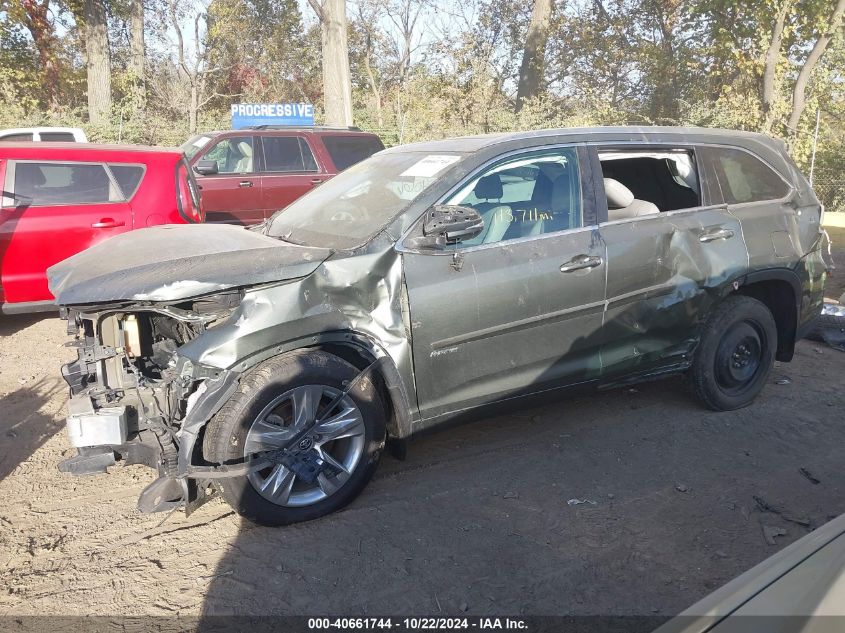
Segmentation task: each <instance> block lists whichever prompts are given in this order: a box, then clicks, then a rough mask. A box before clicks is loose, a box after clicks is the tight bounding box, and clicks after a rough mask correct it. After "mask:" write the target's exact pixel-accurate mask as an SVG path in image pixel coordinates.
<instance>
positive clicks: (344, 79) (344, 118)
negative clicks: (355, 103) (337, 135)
mask: <svg viewBox="0 0 845 633" xmlns="http://www.w3.org/2000/svg"><path fill="white" fill-rule="evenodd" d="M321 22H322V35H323V100H324V105H325V109H326V124H327V125H332V126H337V127H348V126H351V125H352V81H351V78H350V74H349V46H348V43H347V41H346V2H345V0H323V4H322V15H321Z"/></svg>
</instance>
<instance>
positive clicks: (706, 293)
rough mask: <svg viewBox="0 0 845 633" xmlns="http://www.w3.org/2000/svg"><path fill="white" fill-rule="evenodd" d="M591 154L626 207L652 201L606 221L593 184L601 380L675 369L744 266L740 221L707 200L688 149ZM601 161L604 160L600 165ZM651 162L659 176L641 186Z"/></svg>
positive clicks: (628, 147) (603, 204)
mask: <svg viewBox="0 0 845 633" xmlns="http://www.w3.org/2000/svg"><path fill="white" fill-rule="evenodd" d="M591 152H592V160H593V161H595V162H594V164H595V163H599V167H598V168H597V169H599V170H601V169H603V172H604V176H605V177H608V176H610V175H612V176H613V178H614V180H616V181H617V182H621V183H622V184H623V185H624V186H626V187H627V188H628V189H630V190H631V191H632V193H635V194H636V199H635V201H634V204H637V205H640V206H642V203H646V204H648V203H651V205H652V206H651V208H650V210H649V212H646V213H643V214H641V215H637V216H635V217H624V218H623V219H613V217H611V218H610V219H608V208H607V199H606V198H603V197H602V195H601V194H602V193H603V191H602V189H603V188H600V192H599V198H600V200H599V216H600V217H601V219H602V221H601V223H600V231H601V236H602V239H603V240H604V242H605V244H606V245H607V307H606V313H605V322H604V328H603V339H604V340H603V343H602V352H601V355H602V365H603V379H604V380H605V381H613V380H615V379H617V378H620V377H623V376H625V375H627V374H633V373H642V372H646V373H649V372H659V371H661V370H664V369H665V370H669V369H673V368H676V367H677V366H679V365H683V364H685V363H687V362H688V361H689V358H690V355H691V353H692V351H693V350H694V347H695V344H696V341H697V336H698V333H699V331H700V328H701V325H702V324H703V319H704V318H706V316H707V314H708V312H709V309H710V307H711V305H712V302H713V301H714V299H715V298H716V295H717V293H718V291H719V290H720V289H721V288H722V287H723V286H724V285H725V284H727V283H729V282H730V281H731V280H733V279H734V278H735V277H737V276H738V275H739V274H741V273H743V272H744V271H745V269H746V265H747V261H748V260H747V251H746V248H745V243H744V241H743V237H742V231H741V229H740V226H739V222H738V221H737V220H736V218H735V217H733V216H732V215H731V214H730V213H729V212H728V209H727V207H726V206H725V205H723V204H719V203H718V202H717V203H716V204H714V201H713V200H712V198H711V197H710V195H709V185H710V183H709V182H707V181H706V179H703V178H702V171H703V170H701V169H700V168H699V167H700V160H699V159H698V156H697V153H696V150H695V148H694V147H691V146H680V145H678V146H672V147H669V146H646V145H643V146H637V145H625V146H624V147H615V148H614V147H610V148H602V147H593V148H591ZM626 154H627V157H626ZM649 154H650V156H649ZM600 156H604V157H606V158H604V160H602V161H601V162H600V161H599V157H600ZM638 161H639V163H638ZM655 161H657V162H658V163H660V164H662V165H663V169H665V173H663V174H661V177H655V176H653V177H655V181H648V182H643V180H642V174H643V173H644V172H645V173H650V174H655ZM685 167H686V168H687V169H684V168H685ZM670 181H672V182H674V183H675V184H677V185H678V187H680V188H679V189H677V190H675V189H674V188H672V186H671V182H670ZM684 187H686V189H685V190H684V189H683V188H684ZM621 215H624V214H621Z"/></svg>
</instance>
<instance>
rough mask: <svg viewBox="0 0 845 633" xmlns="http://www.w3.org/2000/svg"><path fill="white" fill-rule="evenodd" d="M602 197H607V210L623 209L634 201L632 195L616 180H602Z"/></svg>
mask: <svg viewBox="0 0 845 633" xmlns="http://www.w3.org/2000/svg"><path fill="white" fill-rule="evenodd" d="M604 195H605V196H606V197H607V207H608V209H623V208H625V207H627V206H629V205H630V204H631V203H632V202H633V201H634V194H633V193H631V190H630V189H628V187H626V186H625V185H623V184H622V183H621V182H619V181H618V180H614V179H613V178H605V179H604Z"/></svg>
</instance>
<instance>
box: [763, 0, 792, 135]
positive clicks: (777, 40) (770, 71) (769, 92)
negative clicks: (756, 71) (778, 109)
mask: <svg viewBox="0 0 845 633" xmlns="http://www.w3.org/2000/svg"><path fill="white" fill-rule="evenodd" d="M790 4H791V3H790V0H783V4H782V5H781V7H780V10H779V11H778V14H777V18H775V25H774V27H773V28H772V40H771V42H769V48H768V50H767V51H766V57H765V60H764V63H763V82H762V85H761V89H760V103H761V104H762V108H763V131H764V132H768V131H769V130H770V129H771V127H772V114H773V113H772V103H773V102H774V99H775V78H776V75H777V66H778V59H779V58H780V47H781V42H782V41H783V27H784V24H785V22H786V15H787V13H789V7H790Z"/></svg>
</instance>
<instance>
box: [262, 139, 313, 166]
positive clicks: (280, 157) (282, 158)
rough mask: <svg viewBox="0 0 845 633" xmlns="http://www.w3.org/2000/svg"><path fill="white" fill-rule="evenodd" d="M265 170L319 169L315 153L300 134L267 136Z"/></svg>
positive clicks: (265, 141) (263, 141) (264, 143)
mask: <svg viewBox="0 0 845 633" xmlns="http://www.w3.org/2000/svg"><path fill="white" fill-rule="evenodd" d="M261 142H262V144H263V145H264V171H267V172H295V171H317V162H316V161H315V160H314V154H312V153H311V148H310V147H308V143H306V142H305V139H303V138H301V137H298V136H265V137H263V138H262V139H261Z"/></svg>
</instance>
